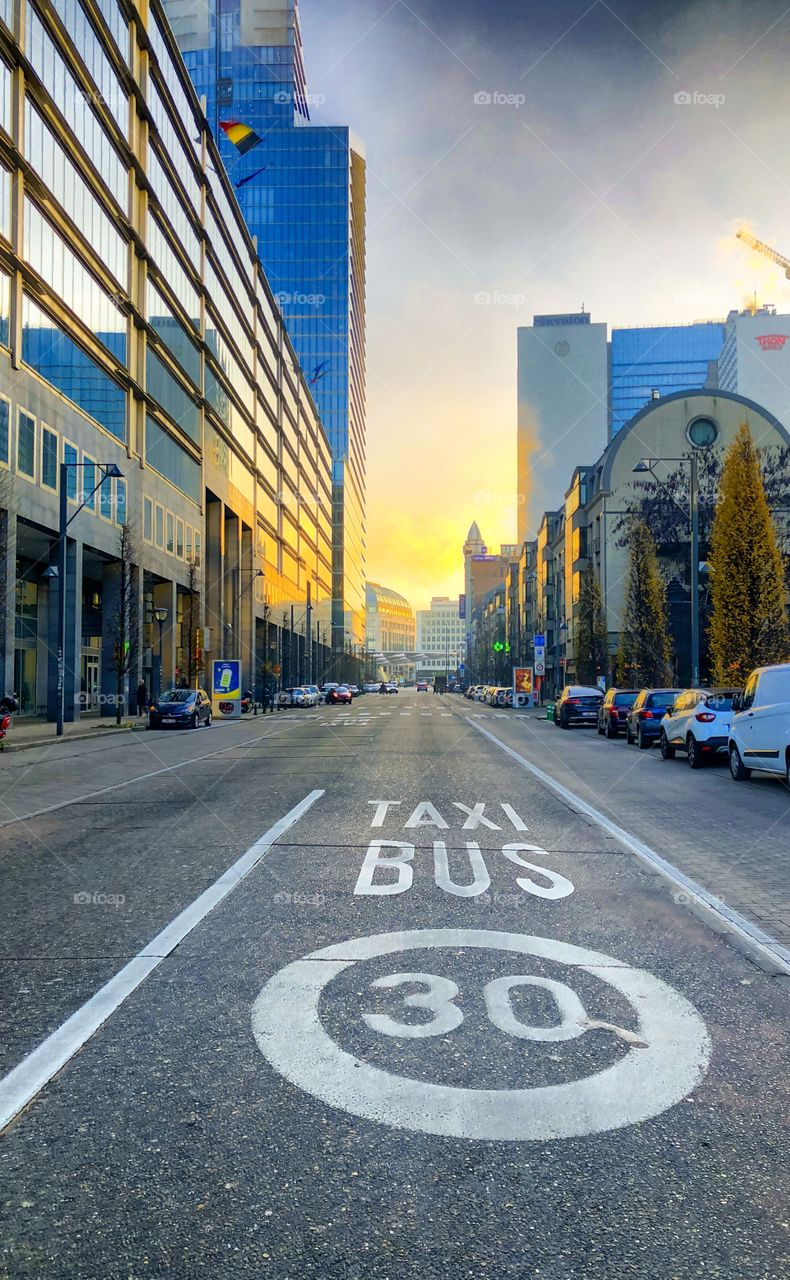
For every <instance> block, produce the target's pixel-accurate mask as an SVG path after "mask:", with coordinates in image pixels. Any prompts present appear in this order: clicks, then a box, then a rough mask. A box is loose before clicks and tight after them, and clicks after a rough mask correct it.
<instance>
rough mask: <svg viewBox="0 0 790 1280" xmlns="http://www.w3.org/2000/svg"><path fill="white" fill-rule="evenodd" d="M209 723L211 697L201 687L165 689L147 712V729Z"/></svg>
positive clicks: (188, 726)
mask: <svg viewBox="0 0 790 1280" xmlns="http://www.w3.org/2000/svg"><path fill="white" fill-rule="evenodd" d="M210 724H211V699H210V698H209V696H208V694H207V693H206V692H205V691H204V690H203V689H166V690H165V692H164V693H160V695H159V697H158V698H157V699H156V702H153V703H152V704H151V709H150V710H149V712H148V728H149V729H197V728H198V727H199V726H200V725H205V726H206V728H208V726H209V725H210Z"/></svg>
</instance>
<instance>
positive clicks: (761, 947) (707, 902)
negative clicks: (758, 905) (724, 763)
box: [472, 724, 790, 976]
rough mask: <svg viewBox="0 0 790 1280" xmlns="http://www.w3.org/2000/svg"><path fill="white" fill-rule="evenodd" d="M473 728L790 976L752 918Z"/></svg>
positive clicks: (780, 949)
mask: <svg viewBox="0 0 790 1280" xmlns="http://www.w3.org/2000/svg"><path fill="white" fill-rule="evenodd" d="M472 728H473V729H477V731H478V733H482V734H483V736H484V737H486V738H488V739H489V740H490V741H491V742H493V743H495V744H496V745H497V746H498V747H500V748H501V750H502V751H505V752H506V753H507V754H508V755H509V756H511V757H512V759H513V760H515V761H516V762H517V763H518V764H520V765H521V766H522V768H524V769H526V770H527V772H528V773H531V774H532V776H533V777H534V778H537V780H538V782H540V783H542V784H543V786H544V787H546V788H547V789H548V790H549V791H553V792H554V794H555V795H557V796H559V797H560V799H561V800H564V801H565V802H566V804H568V805H570V807H571V808H572V809H574V810H575V811H576V812H577V813H583V814H584V815H585V816H586V817H588V818H591V819H592V821H593V822H595V823H597V825H598V826H599V827H602V828H603V830H604V831H607V832H608V833H609V835H611V836H614V838H615V840H619V842H620V844H622V845H624V846H625V848H626V849H628V850H629V851H630V852H631V853H633V854H634V855H635V857H637V858H638V859H639V861H640V862H644V863H645V864H646V865H647V866H648V867H649V868H650V869H651V871H654V872H655V873H656V874H657V875H660V876H662V877H663V878H664V879H665V880H669V881H670V883H671V884H673V885H674V886H675V887H676V888H678V889H682V890H683V891H684V892H685V893H686V894H687V895H688V897H689V899H690V901H689V905H690V906H691V907H692V908H694V909H695V910H696V911H697V912H698V913H699V914H700V915H701V916H704V917H705V918H706V919H707V921H708V923H710V924H712V925H713V927H714V928H716V929H717V930H718V931H719V932H726V933H731V934H734V935H735V937H736V938H737V939H738V941H739V943H740V945H741V949H742V950H744V951H746V953H747V954H748V955H749V956H751V958H752V959H753V960H756V961H757V963H758V964H760V965H761V966H762V968H764V969H767V970H768V971H769V972H770V973H781V974H785V975H787V976H790V950H788V949H787V947H784V946H782V944H781V942H778V941H777V940H776V939H775V938H772V937H771V935H770V934H768V933H766V932H765V931H764V930H763V929H761V928H760V927H759V926H758V925H756V924H752V922H751V920H747V919H746V917H745V916H742V915H741V913H740V912H739V911H734V910H733V909H732V907H728V906H727V904H726V903H724V902H721V901H720V900H719V899H718V898H714V897H713V895H712V894H711V893H709V892H708V890H707V889H703V887H702V885H701V884H697V882H696V880H692V879H691V877H690V876H687V875H686V873H685V872H684V871H681V870H680V868H679V867H676V866H675V865H674V863H672V862H669V860H668V859H667V858H662V856H661V854H660V853H656V851H655V849H651V848H650V845H648V844H645V843H644V841H643V840H640V839H639V838H638V836H633V835H631V833H630V832H629V831H626V830H625V829H624V828H623V827H620V826H618V825H617V823H616V822H612V820H611V818H607V816H606V814H605V813H601V812H600V810H598V809H595V808H594V807H593V806H592V805H591V804H588V803H587V801H586V800H582V798H581V796H577V795H576V793H575V791H571V790H570V788H569V787H565V786H563V784H562V783H561V782H557V781H556V780H555V779H554V778H552V776H551V774H548V773H544V772H543V770H542V769H539V768H538V766H537V765H535V764H532V762H531V761H530V760H525V759H524V757H523V756H521V755H519V753H518V752H517V751H514V750H513V748H512V747H509V746H508V745H507V743H506V742H503V741H502V740H501V738H497V737H496V735H495V734H493V733H491V732H490V730H489V729H484V728H483V726H482V725H481V724H473V725H472Z"/></svg>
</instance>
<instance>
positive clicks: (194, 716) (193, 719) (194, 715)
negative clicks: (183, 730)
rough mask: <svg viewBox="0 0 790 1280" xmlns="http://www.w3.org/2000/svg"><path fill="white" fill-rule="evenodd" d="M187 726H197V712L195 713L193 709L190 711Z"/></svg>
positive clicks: (194, 727) (195, 727)
mask: <svg viewBox="0 0 790 1280" xmlns="http://www.w3.org/2000/svg"><path fill="white" fill-rule="evenodd" d="M189 727H190V729H197V727H198V713H197V711H193V712H192V715H191V716H190V717H189Z"/></svg>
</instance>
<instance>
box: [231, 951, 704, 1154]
mask: <svg viewBox="0 0 790 1280" xmlns="http://www.w3.org/2000/svg"><path fill="white" fill-rule="evenodd" d="M460 948H476V949H478V950H480V951H482V952H484V953H485V952H486V951H488V952H490V951H499V952H513V953H515V954H516V955H517V956H518V957H519V958H520V959H521V957H525V956H526V957H533V956H536V957H538V958H540V959H547V960H550V961H552V962H554V963H558V964H561V965H567V966H569V975H570V978H571V981H573V975H574V973H575V972H576V971H577V970H578V969H579V968H581V969H583V970H584V972H585V973H587V974H589V975H591V976H592V977H594V978H596V979H597V980H598V981H599V982H600V983H602V984H606V985H608V986H609V987H613V988H614V989H615V991H617V992H619V993H620V994H621V995H623V996H624V997H625V998H626V1000H627V1001H628V1002H629V1004H630V1005H631V1007H632V1009H633V1010H634V1013H635V1014H636V1016H637V1019H638V1025H639V1039H640V1040H641V1041H643V1042H644V1044H645V1047H644V1048H639V1047H637V1046H636V1045H634V1046H633V1047H632V1048H630V1049H629V1051H628V1052H627V1053H626V1054H625V1056H623V1057H618V1058H617V1059H616V1060H615V1061H614V1062H613V1063H612V1065H611V1066H609V1067H606V1068H604V1069H603V1070H601V1071H596V1073H595V1074H594V1075H592V1076H588V1077H587V1078H586V1079H585V1078H582V1079H575V1080H570V1081H568V1082H566V1083H559V1084H551V1085H539V1086H535V1087H533V1088H530V1087H529V1086H528V1085H526V1086H525V1087H523V1088H520V1089H466V1088H457V1087H454V1086H449V1085H442V1084H432V1083H430V1082H428V1081H424V1080H416V1079H413V1078H409V1077H407V1076H401V1075H396V1074H394V1073H392V1072H389V1071H385V1070H382V1069H381V1068H380V1067H375V1066H372V1065H371V1064H370V1063H368V1062H365V1061H363V1060H361V1059H360V1058H357V1057H354V1056H353V1055H352V1054H350V1053H348V1052H346V1050H344V1049H342V1048H341V1047H340V1045H338V1044H337V1043H336V1042H335V1041H334V1040H333V1039H332V1038H331V1036H330V1035H328V1033H327V1031H326V1030H325V1028H324V1026H323V1025H322V1023H321V1019H320V1016H319V1001H320V999H321V995H322V993H323V992H324V991H325V989H326V988H327V986H328V984H329V983H330V982H331V981H332V979H333V978H335V977H337V976H338V975H339V974H341V973H343V972H344V970H346V969H348V968H350V967H351V966H353V965H355V964H359V962H360V961H365V960H370V959H375V958H378V957H380V956H390V955H391V956H396V957H400V955H401V953H403V952H413V951H435V950H445V951H448V950H449V951H451V952H452V951H454V950H456V951H457V950H458V949H460ZM521 963H522V964H523V960H521ZM468 971H469V970H468V966H467V965H465V966H464V975H465V980H466V981H467V982H468V977H467V976H466V975H467V974H468ZM393 977H394V981H395V983H396V984H399V983H400V982H402V981H406V980H408V981H415V980H417V981H419V982H420V983H422V984H424V985H427V986H428V987H429V996H428V997H425V996H422V997H420V998H419V1000H418V1001H417V1002H416V1003H420V1001H421V1002H422V1007H424V1008H428V1009H432V1010H435V1011H436V1012H437V1016H438V1019H439V1020H440V1023H441V1026H440V1031H441V1034H450V1035H451V1034H452V1029H451V1028H452V1027H454V1026H457V1025H459V1023H460V1021H462V1019H463V1012H462V1010H461V1009H460V1008H459V1007H458V1005H457V1004H455V1003H453V1001H455V999H456V994H455V993H456V990H457V988H456V987H455V984H454V983H452V982H451V981H449V980H448V979H446V978H441V979H440V978H437V977H436V975H431V974H422V973H417V972H409V974H408V978H405V977H404V975H403V974H400V973H399V974H395V975H393ZM525 977H526V978H527V979H528V980H529V979H530V978H531V975H524V974H515V975H513V977H512V978H510V979H508V984H509V985H508V986H507V989H506V988H505V983H503V982H502V980H499V981H498V982H497V984H496V986H495V987H494V988H493V989H490V987H491V984H489V990H487V992H486V1003H487V1006H488V1009H489V1012H490V1013H492V1014H493V1020H494V1023H495V1025H498V1026H499V1030H500V1033H502V1032H504V1033H505V1034H511V1035H512V1034H516V1033H517V1034H519V1035H522V1036H525V1037H526V1038H529V1039H531V1040H534V1041H538V1040H539V1038H540V1032H541V1031H542V1030H544V1029H543V1028H539V1027H538V1028H531V1027H528V1026H526V1025H525V1024H524V1023H521V1022H517V1020H516V1017H515V1014H514V1011H513V1009H512V1006H511V1005H510V1002H509V989H510V985H512V984H513V983H514V982H516V983H518V982H520V981H523V979H524V978H525ZM363 981H364V979H363V977H362V975H361V974H359V973H358V975H357V976H356V978H355V984H356V985H357V987H358V986H359V985H360V984H361V983H362V982H363ZM532 981H533V985H534V979H533V980H532ZM538 982H540V983H541V984H542V985H543V986H544V987H547V986H548V985H549V982H548V980H546V979H538ZM552 982H553V983H554V987H553V992H552V994H553V995H554V998H555V1000H558V999H559V1003H558V1007H559V1009H560V1012H561V1015H562V1027H561V1029H560V1031H561V1034H557V1033H556V1032H553V1033H552V1035H551V1037H546V1038H551V1039H553V1040H554V1041H561V1040H563V1039H566V1038H569V1037H570V1035H573V1037H574V1038H576V1036H577V1028H576V1027H571V1026H570V1025H569V1023H570V1021H571V1019H572V1018H573V1016H574V1015H578V1012H579V1009H580V1008H582V1007H583V1006H581V1002H580V1001H579V1000H578V997H577V996H576V993H575V991H573V989H572V987H566V986H565V985H564V984H558V983H556V982H554V980H552ZM560 987H562V991H561V992H560ZM451 988H452V989H451ZM411 1002H412V1003H415V1001H414V1000H413V999H412V1001H411ZM459 1014H460V1017H459V1016H458V1015H459ZM361 1017H363V1018H364V1017H365V1013H364V1011H361ZM577 1021H578V1024H579V1025H578V1032H579V1033H580V1034H586V1033H587V1032H588V1030H589V1028H588V1027H587V1026H586V1025H585V1024H584V1023H582V1022H581V1021H580V1020H579V1019H578V1018H577ZM368 1025H371V1024H370V1021H369V1019H368ZM396 1025H397V1024H396ZM396 1025H395V1026H393V1021H392V1020H391V1021H390V1022H389V1023H388V1024H387V1027H386V1032H387V1034H398V1032H397V1030H396ZM412 1025H413V1024H412ZM423 1025H425V1024H423ZM427 1025H428V1026H429V1027H430V1028H431V1033H433V1032H434V1031H435V1027H434V1025H433V1024H432V1023H431V1024H427ZM514 1027H515V1028H516V1031H515V1032H514ZM252 1028H253V1033H254V1035H255V1038H256V1040H257V1042H258V1047H259V1048H260V1050H261V1052H262V1053H263V1055H264V1057H265V1058H267V1059H268V1061H269V1062H270V1063H271V1064H272V1066H273V1067H274V1068H275V1070H277V1071H279V1072H280V1074H281V1075H283V1076H284V1077H285V1078H286V1079H287V1080H290V1081H291V1083H292V1084H295V1085H297V1086H298V1087H299V1088H300V1089H304V1090H305V1091H306V1092H307V1093H310V1094H312V1095H313V1096H314V1097H316V1098H319V1099H320V1100H321V1101H322V1102H325V1103H327V1104H328V1105H330V1106H332V1107H339V1108H341V1109H342V1110H344V1111H348V1112H350V1113H351V1114H352V1115H356V1116H361V1117H362V1118H363V1119H365V1120H372V1121H375V1122H376V1123H378V1124H383V1125H389V1126H390V1127H393V1128H397V1129H411V1130H416V1131H418V1132H422V1133H433V1134H439V1135H442V1136H447V1137H453V1138H470V1139H481V1140H492V1139H493V1140H496V1141H504V1142H518V1141H538V1142H546V1141H548V1140H549V1139H553V1138H574V1137H581V1136H585V1135H587V1134H591V1133H604V1132H608V1131H610V1130H612V1129H621V1128H623V1127H624V1126H625V1125H630V1124H638V1123H640V1122H641V1121H643V1120H647V1119H649V1118H651V1117H652V1116H656V1115H658V1114H659V1113H660V1112H662V1111H665V1110H666V1109H667V1108H668V1107H671V1106H674V1105H675V1104H676V1103H677V1102H680V1100H681V1099H682V1098H684V1097H686V1095H687V1094H689V1093H690V1092H691V1091H692V1090H693V1089H694V1088H696V1086H697V1085H698V1084H699V1082H700V1080H701V1079H702V1078H703V1076H704V1074H705V1071H706V1070H707V1065H708V1061H709V1057H710V1040H709V1038H708V1033H707V1030H706V1028H705V1025H704V1023H703V1022H702V1019H701V1018H700V1016H699V1014H698V1013H697V1011H696V1009H695V1008H694V1006H693V1005H691V1004H690V1003H689V1001H688V1000H686V999H685V998H684V997H683V996H681V995H680V994H679V992H677V991H675V990H674V988H672V987H670V986H669V985H668V984H667V983H665V982H662V981H661V980H660V979H659V978H655V977H654V976H653V975H652V974H650V973H647V972H645V971H644V970H640V969H633V968H631V967H630V966H628V965H625V964H623V962H622V961H620V960H616V959H614V958H613V957H611V956H607V955H602V954H601V953H599V952H597V951H590V950H588V949H587V948H585V947H576V946H571V945H570V944H568V943H565V942H559V941H557V940H555V939H552V938H540V937H528V936H525V935H521V934H514V933H496V932H493V931H491V930H487V929H415V930H409V931H405V932H397V933H384V934H378V935H376V936H373V937H367V938H364V937H363V938H354V939H352V940H351V941H348V942H340V943H335V944H333V945H331V946H328V947H323V948H321V950H319V951H314V952H313V953H312V954H311V955H308V956H306V957H305V958H304V959H302V960H297V961H295V962H294V963H293V964H289V965H287V966H286V967H285V968H284V969H281V970H280V971H279V973H276V974H275V975H274V976H273V977H272V978H271V979H270V980H269V982H267V984H266V986H265V987H264V988H263V990H262V991H261V993H260V995H259V996H258V998H257V1000H256V1001H255V1004H254V1006H253V1011H252ZM373 1029H374V1030H376V1029H381V1027H380V1026H379V1028H376V1026H375V1024H374V1026H373ZM401 1033H402V1032H401ZM536 1033H537V1034H536ZM412 1034H413V1033H412ZM421 1034H423V1035H424V1034H425V1032H422V1033H421ZM492 1052H493V1042H492ZM484 1056H485V1055H484ZM530 1060H531V1054H530V1055H525V1056H524V1057H523V1059H522V1067H521V1070H522V1072H523V1074H524V1077H525V1078H526V1079H528V1078H529V1072H530ZM491 1065H492V1074H493V1075H494V1076H496V1061H495V1060H494V1061H493V1062H492V1064H491ZM556 1073H557V1074H558V1075H560V1076H561V1075H562V1066H561V1065H560V1067H559V1068H557V1072H556Z"/></svg>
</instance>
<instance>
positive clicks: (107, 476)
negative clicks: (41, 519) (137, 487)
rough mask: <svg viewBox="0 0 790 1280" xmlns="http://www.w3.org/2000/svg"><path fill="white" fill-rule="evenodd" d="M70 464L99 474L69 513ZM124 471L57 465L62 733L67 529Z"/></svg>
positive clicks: (59, 726)
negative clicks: (91, 500)
mask: <svg viewBox="0 0 790 1280" xmlns="http://www.w3.org/2000/svg"><path fill="white" fill-rule="evenodd" d="M69 467H75V468H76V467H95V468H96V470H97V471H98V472H100V474H101V479H100V480H99V482H98V484H95V485H94V486H93V488H92V489H91V491H90V493H88V494H85V495H84V496H83V499H82V502H81V503H80V504H79V506H78V507H77V510H76V511H74V512H73V513H72V515H71V516H69V514H68V477H69ZM122 479H123V472H122V471H121V470H120V468H119V467H118V466H116V464H115V463H114V462H61V464H60V467H59V480H60V494H59V498H60V502H59V520H58V580H59V581H58V680H57V723H56V726H55V733H56V736H57V737H58V738H61V737H62V736H63V721H64V718H65V717H64V713H65V700H66V531H67V530H68V527H69V525H70V524H71V522H72V520H74V519H75V518H76V517H77V516H78V515H79V513H80V512H81V511H82V508H83V507H84V506H85V504H86V502H89V501H90V499H91V498H92V497H93V495H94V493H96V491H97V490H98V489H100V488H101V486H102V484H103V483H104V481H105V480H122Z"/></svg>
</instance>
